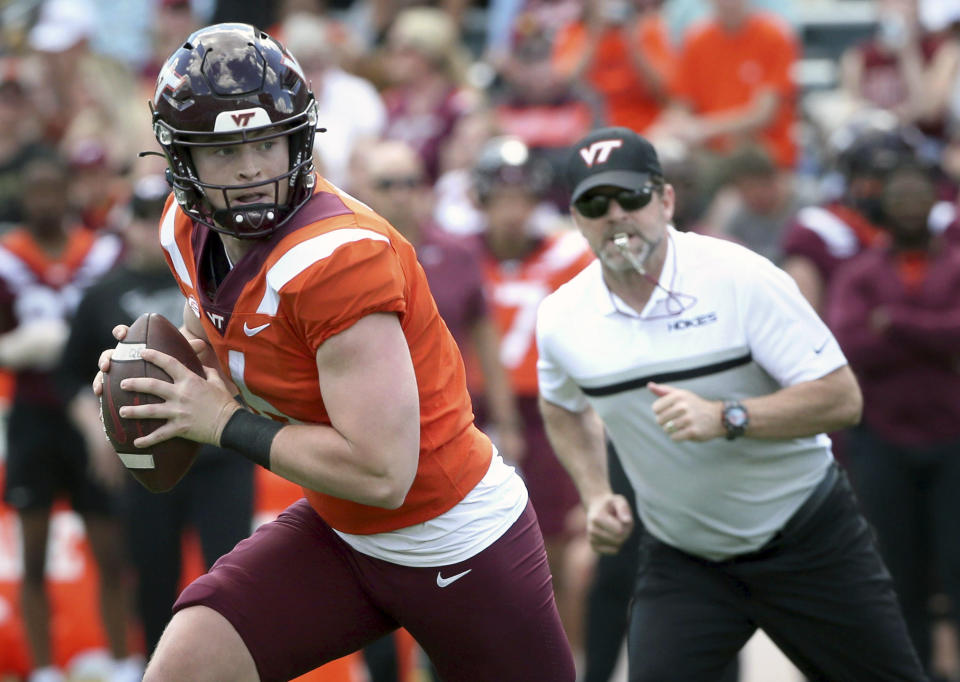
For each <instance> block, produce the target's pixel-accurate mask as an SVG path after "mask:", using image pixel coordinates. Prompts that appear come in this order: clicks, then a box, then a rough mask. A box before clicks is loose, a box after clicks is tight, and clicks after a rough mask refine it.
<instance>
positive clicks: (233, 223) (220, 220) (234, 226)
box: [213, 204, 277, 239]
mask: <svg viewBox="0 0 960 682" xmlns="http://www.w3.org/2000/svg"><path fill="white" fill-rule="evenodd" d="M213 219H214V221H215V222H216V223H217V224H218V225H221V226H222V227H223V228H224V229H226V230H228V231H229V232H230V233H232V234H233V236H234V237H237V238H238V239H246V238H257V237H260V236H263V235H261V234H259V232H260V231H261V230H262V229H264V225H265V224H270V223H273V222H274V221H275V220H276V219H277V208H276V206H274V205H273V204H269V205H266V204H253V205H251V206H245V207H243V208H240V209H226V208H221V209H217V210H216V211H214V212H213ZM241 228H246V229H245V230H242V229H241ZM248 233H249V234H248Z"/></svg>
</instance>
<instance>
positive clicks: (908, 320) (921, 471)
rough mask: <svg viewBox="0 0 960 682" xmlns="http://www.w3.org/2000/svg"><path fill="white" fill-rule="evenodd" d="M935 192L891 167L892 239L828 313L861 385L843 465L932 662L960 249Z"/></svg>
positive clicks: (861, 259) (950, 470)
mask: <svg viewBox="0 0 960 682" xmlns="http://www.w3.org/2000/svg"><path fill="white" fill-rule="evenodd" d="M935 203H936V191H935V180H934V178H933V177H932V176H931V174H930V173H929V172H928V171H927V169H925V168H922V167H919V166H917V165H911V166H901V167H899V168H897V169H896V170H894V171H893V172H892V173H891V174H890V175H889V176H888V177H887V179H886V181H885V183H884V187H883V191H882V194H881V209H882V215H883V223H884V225H885V227H886V228H887V230H888V231H889V235H890V244H889V245H888V246H884V247H877V248H871V249H868V250H866V251H864V252H863V253H861V254H860V255H858V256H856V257H854V258H853V259H852V260H850V261H849V262H848V263H846V264H845V265H843V266H842V267H841V268H840V269H839V271H838V272H837V275H836V279H835V281H834V286H833V288H832V290H831V295H830V306H829V313H828V321H829V322H830V325H831V327H832V328H833V330H834V333H835V334H836V337H837V340H838V341H839V342H840V345H841V347H842V348H843V351H844V353H845V354H846V356H847V358H848V359H849V361H850V365H851V366H852V367H853V369H854V370H855V371H856V373H857V375H858V377H859V379H860V386H861V388H862V390H863V396H864V410H863V421H862V423H861V425H860V426H858V427H856V428H855V429H853V430H852V431H851V432H849V434H848V436H847V439H846V450H845V456H846V462H847V466H848V468H849V469H850V475H851V480H852V482H853V484H854V486H855V488H856V490H857V493H858V495H859V497H860V500H861V503H862V505H863V511H864V513H865V515H866V516H867V518H868V520H870V521H871V523H872V524H873V525H874V526H875V528H876V531H877V535H878V539H879V542H880V548H881V551H882V552H883V554H884V558H885V560H886V562H887V565H888V567H889V568H890V572H891V574H892V576H893V579H894V582H895V585H896V589H897V592H898V594H899V596H900V601H901V605H902V607H903V611H904V615H905V617H906V621H907V625H908V627H909V629H910V634H911V636H912V638H913V640H914V644H915V645H916V648H917V651H918V653H919V654H920V656H921V658H922V659H923V660H924V662H925V663H927V664H929V662H930V657H931V640H930V614H929V612H928V603H929V597H930V595H931V593H932V591H931V588H932V587H934V585H931V577H930V576H931V575H935V576H936V583H937V584H936V585H935V587H937V588H939V589H940V590H942V592H943V593H945V594H946V595H948V596H949V597H950V598H951V600H952V603H953V605H954V608H956V607H957V606H958V605H960V533H957V530H956V522H957V519H958V518H960V494H958V493H960V297H958V295H957V292H960V249H958V248H957V247H956V246H951V245H949V244H948V243H947V240H945V239H943V238H942V236H936V237H935V236H932V234H931V231H930V229H929V215H930V211H931V209H932V208H933V206H934V205H935ZM931 567H932V568H934V569H935V571H931Z"/></svg>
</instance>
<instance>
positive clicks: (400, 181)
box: [373, 175, 423, 191]
mask: <svg viewBox="0 0 960 682" xmlns="http://www.w3.org/2000/svg"><path fill="white" fill-rule="evenodd" d="M422 184H423V178H422V177H420V176H419V175H408V176H404V177H396V178H376V179H374V181H373V185H374V187H376V188H377V189H378V190H380V191H385V190H391V189H414V188H416V187H419V186H420V185H422Z"/></svg>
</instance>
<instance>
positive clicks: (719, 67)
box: [666, 0, 798, 168]
mask: <svg viewBox="0 0 960 682" xmlns="http://www.w3.org/2000/svg"><path fill="white" fill-rule="evenodd" d="M712 2H713V8H714V18H713V19H711V20H707V21H706V22H704V23H702V24H699V25H697V26H694V27H693V28H691V29H690V30H689V31H688V32H687V35H686V37H685V39H684V44H683V47H682V48H681V51H680V55H679V59H678V64H677V69H676V75H675V78H674V81H673V83H672V87H671V92H672V95H673V97H674V99H675V102H676V104H677V105H679V106H675V108H674V110H673V111H671V115H670V117H669V120H668V122H667V124H666V128H667V130H668V132H670V133H671V134H673V135H676V136H677V137H679V138H681V139H683V140H684V141H686V142H687V143H689V144H691V145H694V146H699V145H706V146H707V147H708V148H709V149H711V150H713V151H715V152H718V153H721V154H722V153H727V152H730V151H732V150H733V149H734V148H735V147H736V146H738V143H743V142H759V143H761V144H762V145H763V146H764V147H766V148H767V150H768V151H769V152H770V154H771V156H772V157H773V158H774V160H775V161H776V163H777V165H778V166H779V167H781V168H790V167H792V166H793V165H794V163H795V161H796V157H797V149H796V145H795V143H794V140H793V124H794V119H795V112H794V104H795V99H796V94H797V93H796V86H795V84H794V82H793V79H792V77H791V74H790V72H791V69H792V67H793V64H794V63H795V62H796V60H797V53H798V47H797V41H796V38H795V37H794V35H793V34H792V32H791V31H790V29H789V27H787V26H786V25H785V24H784V23H783V22H782V20H780V19H779V18H777V17H775V16H773V15H768V14H765V13H763V12H759V11H757V10H754V9H752V8H751V7H750V0H712Z"/></svg>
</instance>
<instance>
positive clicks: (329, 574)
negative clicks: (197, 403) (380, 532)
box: [174, 500, 575, 682]
mask: <svg viewBox="0 0 960 682" xmlns="http://www.w3.org/2000/svg"><path fill="white" fill-rule="evenodd" d="M457 576H459V577H457ZM453 578H456V579H455V580H454V579H453ZM198 604H202V605H205V606H208V607H210V608H212V609H214V610H216V611H218V612H219V613H221V614H222V615H223V616H224V617H225V618H227V620H229V621H230V623H231V624H232V625H233V627H234V628H236V630H237V632H238V633H239V634H240V636H241V638H242V639H243V641H244V642H245V644H246V645H247V648H248V649H249V650H250V653H251V654H252V655H253V659H254V661H255V662H256V665H257V669H258V671H259V673H260V678H261V679H262V680H265V681H270V680H289V679H291V678H294V677H297V676H298V675H301V674H303V673H306V672H308V671H309V670H312V669H314V668H316V667H318V666H320V665H322V664H323V663H326V662H328V661H331V660H333V659H335V658H339V657H340V656H344V655H346V654H348V653H350V652H352V651H356V650H357V649H360V648H361V647H363V646H364V645H366V644H368V643H369V642H372V641H374V640H376V639H377V638H379V637H381V636H382V635H384V634H386V633H388V632H390V631H392V630H394V629H396V628H397V627H404V628H406V629H407V630H408V631H409V632H410V634H411V635H413V637H414V638H415V639H416V640H417V642H418V643H419V644H420V646H422V647H423V648H424V650H425V651H426V653H427V655H428V656H429V657H430V660H431V661H432V662H433V664H434V666H435V667H436V669H437V671H438V673H439V674H440V677H441V679H442V680H444V682H457V681H461V682H479V681H481V680H483V681H488V680H497V681H498V682H510V681H516V682H521V681H523V682H529V681H530V680H538V681H541V682H572V681H573V680H574V678H575V670H574V663H573V657H572V655H571V653H570V647H569V644H568V643H567V639H566V636H565V634H564V631H563V628H562V626H561V624H560V618H559V616H558V615H557V609H556V605H555V604H554V599H553V585H552V581H551V578H550V570H549V568H548V566H547V560H546V555H545V553H544V549H543V538H542V536H541V534H540V529H539V527H538V525H537V518H536V515H535V513H534V511H533V509H532V507H531V506H530V505H529V504H528V505H527V508H526V510H525V511H524V512H523V514H522V515H521V516H520V518H519V519H518V520H517V521H516V523H514V525H513V526H512V527H511V528H510V530H508V531H507V532H506V533H505V534H504V535H503V537H501V538H500V539H499V540H497V541H496V542H495V543H494V544H492V545H491V546H490V547H488V548H487V549H485V550H484V551H482V552H480V553H479V554H477V555H476V556H474V557H472V558H470V559H468V560H466V561H463V562H460V563H457V564H450V565H448V566H439V567H438V566H434V567H430V568H411V567H407V566H399V565H397V564H393V563H390V562H387V561H382V560H380V559H375V558H373V557H369V556H367V555H365V554H361V553H359V552H357V551H355V550H354V549H352V548H351V547H350V546H349V545H347V544H346V543H344V542H343V540H341V539H340V538H339V537H338V536H337V535H336V533H334V532H333V531H332V530H331V529H330V527H329V526H327V524H326V523H324V521H323V520H322V519H320V517H319V516H318V515H317V514H316V512H314V510H313V509H312V508H311V507H310V505H309V504H308V503H307V502H306V501H305V500H300V501H299V502H296V503H294V504H293V505H291V506H290V507H289V508H288V509H287V510H286V511H285V512H284V513H283V514H281V515H280V516H279V517H278V518H277V519H276V520H275V521H273V522H272V523H268V524H266V525H264V526H261V527H260V528H259V529H258V530H257V531H256V532H255V533H254V534H253V535H252V536H251V537H250V538H248V539H246V540H244V541H243V542H241V543H240V544H239V545H237V547H236V548H235V549H234V550H233V551H232V552H230V553H229V554H227V555H226V556H224V557H222V558H221V559H220V560H219V561H218V562H217V563H216V564H215V565H214V567H213V568H212V569H211V570H210V572H209V573H208V574H206V575H204V576H202V577H200V578H199V579H197V580H196V581H195V582H194V583H193V584H191V585H190V586H189V587H187V589H186V590H184V592H183V594H182V595H181V596H180V599H179V600H178V601H177V604H176V605H175V607H174V610H179V609H183V608H186V607H188V606H194V605H198Z"/></svg>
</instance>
